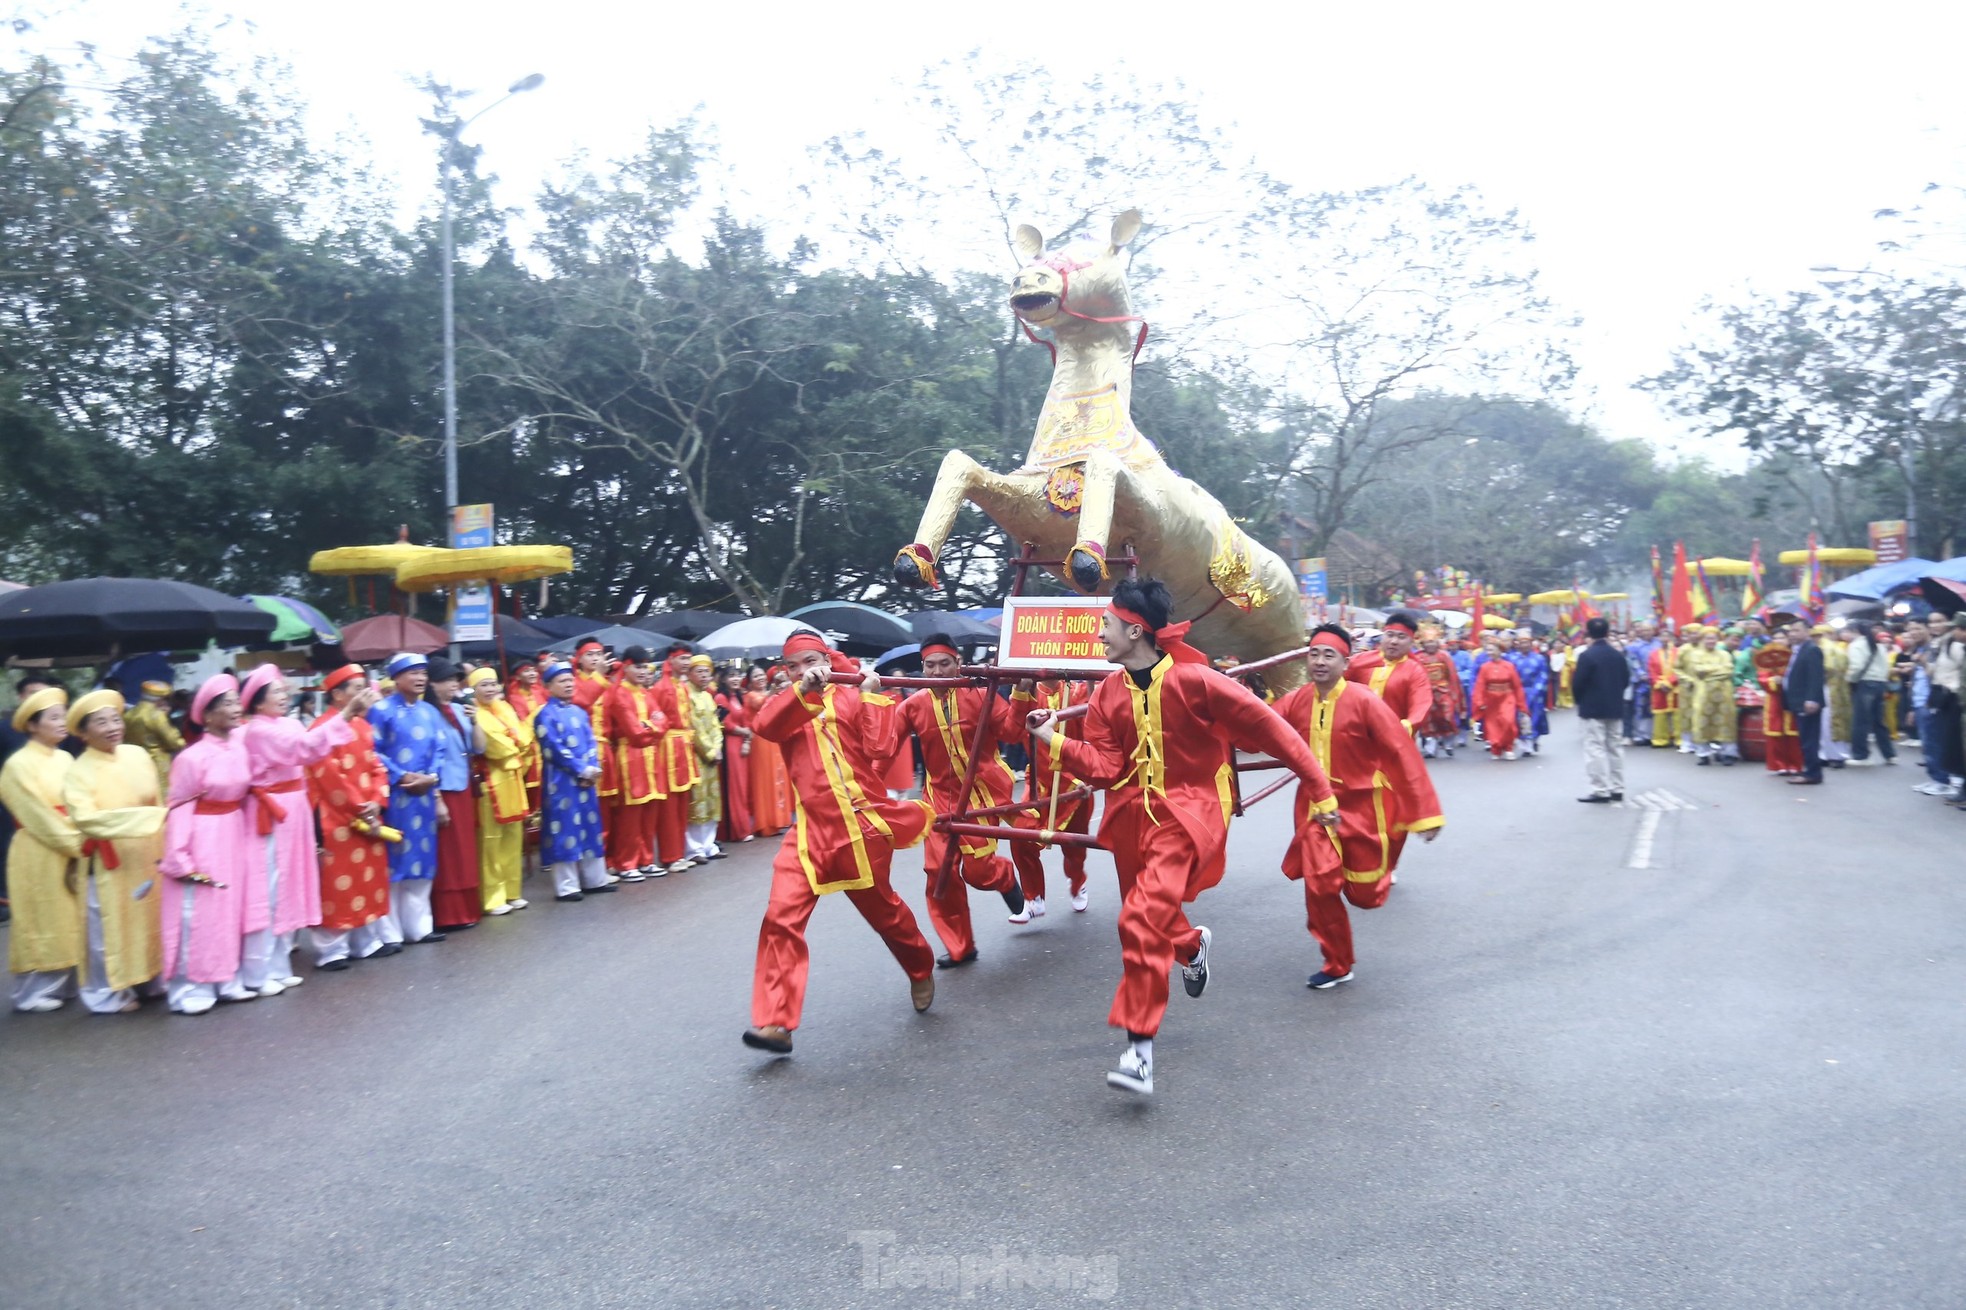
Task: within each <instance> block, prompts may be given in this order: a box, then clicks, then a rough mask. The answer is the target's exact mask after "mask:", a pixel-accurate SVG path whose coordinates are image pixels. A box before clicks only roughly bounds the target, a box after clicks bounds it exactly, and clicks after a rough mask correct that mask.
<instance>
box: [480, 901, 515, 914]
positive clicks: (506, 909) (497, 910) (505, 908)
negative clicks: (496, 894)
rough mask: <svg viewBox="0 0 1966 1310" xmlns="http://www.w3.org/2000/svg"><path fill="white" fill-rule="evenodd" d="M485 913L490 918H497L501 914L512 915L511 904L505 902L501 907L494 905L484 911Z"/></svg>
mask: <svg viewBox="0 0 1966 1310" xmlns="http://www.w3.org/2000/svg"><path fill="white" fill-rule="evenodd" d="M485 913H486V914H488V915H490V916H491V917H492V918H497V917H498V916H499V915H501V914H510V913H512V902H510V901H507V902H506V903H505V904H503V905H495V906H493V907H492V908H491V909H489V910H486V911H485Z"/></svg>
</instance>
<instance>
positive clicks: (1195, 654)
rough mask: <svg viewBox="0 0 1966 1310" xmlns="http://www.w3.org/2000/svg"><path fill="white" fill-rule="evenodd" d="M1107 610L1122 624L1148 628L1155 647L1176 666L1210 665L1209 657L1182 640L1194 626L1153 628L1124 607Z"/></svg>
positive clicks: (1112, 606)
mask: <svg viewBox="0 0 1966 1310" xmlns="http://www.w3.org/2000/svg"><path fill="white" fill-rule="evenodd" d="M1106 608H1107V609H1108V610H1109V611H1111V613H1112V615H1113V617H1114V618H1116V619H1118V620H1119V621H1120V622H1121V623H1131V624H1132V625H1133V626H1134V627H1136V628H1146V630H1147V631H1148V632H1151V633H1153V635H1154V645H1156V646H1158V647H1160V648H1161V653H1162V654H1164V655H1166V656H1168V657H1169V658H1170V659H1172V660H1173V661H1174V662H1175V663H1176V664H1206V663H1208V656H1206V655H1204V654H1202V653H1201V652H1200V651H1198V650H1196V649H1195V648H1194V647H1193V646H1190V645H1189V644H1188V643H1187V642H1186V641H1184V640H1182V638H1184V637H1186V636H1187V635H1188V629H1189V628H1192V627H1193V626H1194V624H1192V623H1170V624H1168V625H1167V626H1166V627H1164V628H1152V627H1148V625H1147V620H1145V619H1143V618H1141V617H1140V616H1139V615H1138V614H1135V613H1134V612H1133V611H1132V610H1130V609H1127V608H1125V607H1124V606H1122V605H1114V604H1108V605H1107V607H1106Z"/></svg>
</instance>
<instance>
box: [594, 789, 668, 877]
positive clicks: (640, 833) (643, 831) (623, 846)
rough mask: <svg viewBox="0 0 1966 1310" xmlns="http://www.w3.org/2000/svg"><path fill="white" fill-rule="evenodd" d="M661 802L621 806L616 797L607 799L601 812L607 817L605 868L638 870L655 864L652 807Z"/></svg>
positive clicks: (622, 870)
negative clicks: (606, 865)
mask: <svg viewBox="0 0 1966 1310" xmlns="http://www.w3.org/2000/svg"><path fill="white" fill-rule="evenodd" d="M660 804H662V802H661V801H655V800H649V801H643V802H642V803H641V804H640V805H623V804H621V802H620V798H619V797H617V798H616V799H615V800H613V801H610V802H609V803H608V804H607V805H606V806H605V807H604V811H605V812H606V813H608V814H609V815H610V816H611V821H610V822H609V823H608V825H607V848H608V867H609V868H610V869H613V870H614V871H615V872H617V873H625V872H626V871H628V870H630V869H640V868H644V867H646V866H647V865H650V864H653V863H655V807H656V806H658V805H660Z"/></svg>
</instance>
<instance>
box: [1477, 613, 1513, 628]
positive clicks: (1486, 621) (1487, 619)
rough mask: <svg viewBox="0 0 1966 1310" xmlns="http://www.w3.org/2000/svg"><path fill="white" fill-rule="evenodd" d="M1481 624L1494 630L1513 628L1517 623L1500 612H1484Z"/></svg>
mask: <svg viewBox="0 0 1966 1310" xmlns="http://www.w3.org/2000/svg"><path fill="white" fill-rule="evenodd" d="M1481 626H1482V627H1484V628H1487V629H1488V630H1489V631H1491V632H1492V631H1494V630H1495V629H1497V628H1513V627H1514V626H1515V624H1513V623H1511V622H1509V621H1508V620H1507V619H1505V618H1503V617H1502V616H1501V615H1499V614H1484V615H1482V616H1481Z"/></svg>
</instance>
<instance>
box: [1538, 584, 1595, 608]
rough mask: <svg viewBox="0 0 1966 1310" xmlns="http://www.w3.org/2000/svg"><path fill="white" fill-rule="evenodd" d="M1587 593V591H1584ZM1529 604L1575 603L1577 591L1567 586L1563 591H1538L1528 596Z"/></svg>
mask: <svg viewBox="0 0 1966 1310" xmlns="http://www.w3.org/2000/svg"><path fill="white" fill-rule="evenodd" d="M1584 594H1585V595H1589V594H1590V593H1589V592H1585V593H1584ZM1529 603H1530V604H1531V605H1575V604H1576V603H1577V593H1576V592H1574V591H1571V590H1569V589H1568V588H1566V589H1564V590H1563V591H1539V592H1537V593H1536V594H1535V595H1533V596H1531V597H1530V598H1529Z"/></svg>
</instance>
